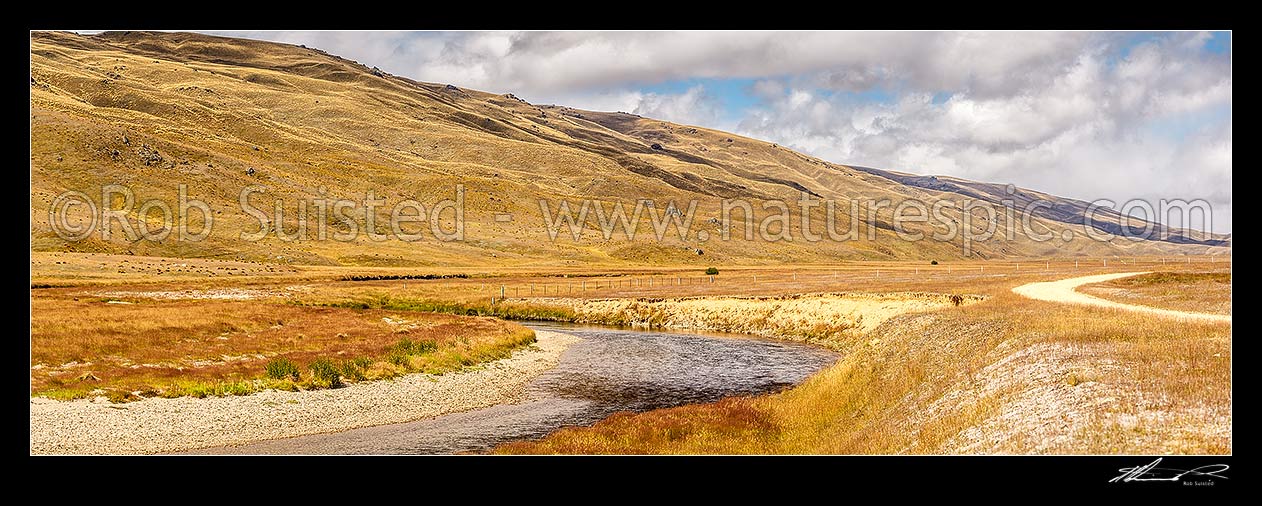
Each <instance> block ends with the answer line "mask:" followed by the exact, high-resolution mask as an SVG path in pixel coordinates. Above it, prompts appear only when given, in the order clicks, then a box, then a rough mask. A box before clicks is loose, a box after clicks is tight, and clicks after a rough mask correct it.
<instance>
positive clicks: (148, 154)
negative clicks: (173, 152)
mask: <svg viewBox="0 0 1262 506" xmlns="http://www.w3.org/2000/svg"><path fill="white" fill-rule="evenodd" d="M136 155H138V156H140V161H142V162H145V165H157V164H160V163H162V160H163V158H162V155H161V154H159V153H158V150H157V149H154V148H151V147H149V145H148V144H141V145H140V149H139V150H137V151H136Z"/></svg>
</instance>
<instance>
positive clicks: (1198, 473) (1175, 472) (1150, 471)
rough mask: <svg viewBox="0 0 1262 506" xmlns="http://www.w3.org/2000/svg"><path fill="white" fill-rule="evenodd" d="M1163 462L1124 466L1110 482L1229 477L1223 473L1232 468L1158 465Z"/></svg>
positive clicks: (1211, 465) (1225, 466)
mask: <svg viewBox="0 0 1262 506" xmlns="http://www.w3.org/2000/svg"><path fill="white" fill-rule="evenodd" d="M1160 463H1161V459H1160V458H1158V459H1157V460H1154V461H1152V463H1151V464H1148V465H1144V466H1136V467H1123V468H1121V469H1118V471H1121V472H1122V474H1121V475H1119V476H1118V477H1116V478H1113V479H1111V480H1109V483H1117V482H1122V483H1126V482H1131V481H1182V480H1183V477H1184V476H1187V477H1189V478H1222V479H1224V480H1225V479H1227V477H1226V476H1223V475H1221V474H1218V473H1221V472H1223V471H1226V470H1227V469H1230V467H1231V466H1228V465H1227V464H1209V465H1205V466H1201V467H1197V468H1194V469H1172V468H1169V467H1157V464H1160Z"/></svg>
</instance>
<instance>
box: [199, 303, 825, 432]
mask: <svg viewBox="0 0 1262 506" xmlns="http://www.w3.org/2000/svg"><path fill="white" fill-rule="evenodd" d="M529 326H531V327H532V328H536V329H541V330H551V331H557V332H565V333H569V334H574V335H577V336H579V337H581V338H582V340H581V341H579V342H577V343H575V344H573V345H571V346H570V347H569V349H567V350H566V351H565V352H564V353H563V354H562V355H561V358H560V362H559V363H558V364H557V366H556V367H555V368H553V369H551V370H549V371H548V372H545V373H544V374H542V375H540V376H539V377H537V378H535V379H534V381H532V382H531V383H530V384H529V385H528V386H527V397H526V401H525V402H522V403H520V404H501V405H496V406H491V407H488V408H483V409H477V410H473V411H467V412H463V413H452V414H448V415H443V416H439V417H435V418H430V419H425V420H419V421H415V422H409V423H401V424H393V425H381V426H377V427H366V428H362V429H355V430H349V431H345V432H337V433H332V434H317V435H311V436H302V437H296V438H289V439H279V440H273V441H263V442H259V443H253V444H248V445H243V446H238V447H231V448H216V449H214V453H239V454H451V453H466V452H483V451H487V450H490V449H492V448H494V447H495V446H496V445H498V444H501V443H505V442H509V441H521V440H530V439H538V438H541V437H543V436H545V435H547V434H549V433H551V432H553V431H555V430H557V429H560V428H562V427H566V426H574V425H584V426H585V425H591V424H593V423H595V422H597V421H599V420H601V419H603V418H605V417H607V416H609V415H611V414H613V413H616V412H619V411H647V410H651V409H657V408H665V407H671V406H679V405H683V404H692V403H699V402H712V401H716V400H719V399H721V398H724V397H729V396H735V395H756V394H763V393H769V392H775V391H778V390H781V389H784V388H786V387H789V386H792V385H796V384H798V383H800V382H802V381H803V380H805V379H806V378H807V377H808V376H810V375H811V374H814V373H815V372H816V371H819V370H820V369H822V368H824V367H825V366H827V365H829V364H831V363H832V362H833V361H834V360H836V358H837V355H836V354H834V353H832V352H829V351H826V350H823V349H820V348H817V347H814V346H810V345H805V344H800V343H791V342H785V341H776V340H771V339H765V338H758V337H749V336H733V335H717V334H701V333H685V332H659V331H643V330H630V329H614V328H605V327H590V326H576V325H560V324H544V323H531V324H529Z"/></svg>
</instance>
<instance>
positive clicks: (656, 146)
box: [649, 142, 662, 151]
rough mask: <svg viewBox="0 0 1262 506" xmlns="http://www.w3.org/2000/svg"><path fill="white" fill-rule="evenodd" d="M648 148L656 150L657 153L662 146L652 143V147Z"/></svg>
mask: <svg viewBox="0 0 1262 506" xmlns="http://www.w3.org/2000/svg"><path fill="white" fill-rule="evenodd" d="M649 147H650V148H653V149H656V150H658V151H661V150H662V145H661V144H658V143H656V142H654V143H653V145H652V146H649Z"/></svg>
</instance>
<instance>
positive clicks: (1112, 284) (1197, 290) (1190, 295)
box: [1079, 272, 1231, 314]
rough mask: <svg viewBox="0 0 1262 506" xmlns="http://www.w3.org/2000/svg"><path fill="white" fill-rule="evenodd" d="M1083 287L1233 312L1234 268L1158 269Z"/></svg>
mask: <svg viewBox="0 0 1262 506" xmlns="http://www.w3.org/2000/svg"><path fill="white" fill-rule="evenodd" d="M1079 290H1080V291H1082V292H1083V293H1088V294H1091V295H1095V296H1097V297H1101V298H1105V299H1110V300H1114V301H1117V302H1124V303H1127V304H1142V305H1145V306H1153V307H1159V308H1164V309H1175V310H1179V311H1194V312H1199V313H1214V314H1231V273H1230V272H1154V273H1151V274H1142V275H1139V276H1131V277H1129V278H1122V279H1115V280H1113V281H1109V282H1106V283H1097V284H1094V285H1087V286H1084V287H1082V288H1079Z"/></svg>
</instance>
